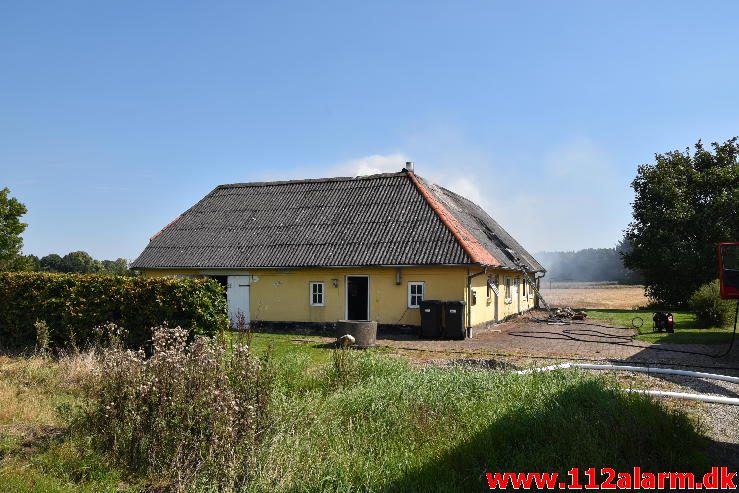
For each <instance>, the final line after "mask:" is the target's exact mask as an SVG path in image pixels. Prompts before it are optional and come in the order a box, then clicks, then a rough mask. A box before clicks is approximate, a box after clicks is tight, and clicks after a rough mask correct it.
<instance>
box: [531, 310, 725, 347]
mask: <svg viewBox="0 0 739 493" xmlns="http://www.w3.org/2000/svg"><path fill="white" fill-rule="evenodd" d="M738 317H739V300H737V302H736V311H735V312H734V331H733V333H732V334H731V341H730V342H729V347H728V348H727V349H726V351H724V352H723V353H720V354H710V353H704V352H701V351H688V350H684V349H668V348H660V347H654V346H649V349H650V350H652V351H665V352H670V353H679V354H692V355H694V356H708V357H710V358H714V359H719V358H723V357H725V356H727V355H728V354H729V353H730V352H731V350H732V348H733V347H734V340H735V339H736V325H737V318H738ZM530 320H533V321H535V322H538V323H549V322H551V320H545V319H541V318H531V319H530ZM562 324H563V325H564V324H568V325H590V326H593V327H603V328H607V329H628V328H629V327H614V326H611V325H605V324H599V323H593V322H572V321H570V322H562ZM563 332H564V331H563ZM565 335H566V336H567V337H569V338H570V339H573V340H577V341H582V342H593V341H586V340H584V339H577V338H575V337H572V335H570V334H565ZM610 337H612V338H617V337H619V336H610ZM632 337H633V336H632ZM604 344H616V345H619V346H632V347H637V346H635V345H633V344H629V343H623V342H604ZM638 347H641V346H638Z"/></svg>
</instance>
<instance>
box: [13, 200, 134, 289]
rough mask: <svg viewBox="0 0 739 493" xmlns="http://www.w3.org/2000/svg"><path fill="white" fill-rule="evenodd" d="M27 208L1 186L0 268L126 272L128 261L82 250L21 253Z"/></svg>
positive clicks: (107, 272) (67, 271) (38, 270)
mask: <svg viewBox="0 0 739 493" xmlns="http://www.w3.org/2000/svg"><path fill="white" fill-rule="evenodd" d="M27 212H28V209H27V208H26V206H25V205H24V204H23V203H21V202H20V201H19V200H18V199H16V198H15V197H11V196H10V190H9V189H8V188H7V187H6V188H3V189H2V190H0V271H33V272H66V273H79V274H119V275H124V274H125V275H129V274H130V273H131V271H129V270H128V261H127V260H126V259H124V258H119V259H116V260H97V259H94V258H93V257H92V256H91V255H90V254H89V253H87V252H83V251H76V252H69V253H67V254H66V255H63V256H62V255H59V254H56V253H51V254H49V255H46V256H44V257H41V258H39V257H37V256H36V255H23V254H22V253H21V251H22V248H23V236H22V235H23V232H24V231H25V230H26V227H27V226H28V225H27V224H26V223H24V222H22V221H21V218H22V217H23V216H24V215H25V214H26V213H27Z"/></svg>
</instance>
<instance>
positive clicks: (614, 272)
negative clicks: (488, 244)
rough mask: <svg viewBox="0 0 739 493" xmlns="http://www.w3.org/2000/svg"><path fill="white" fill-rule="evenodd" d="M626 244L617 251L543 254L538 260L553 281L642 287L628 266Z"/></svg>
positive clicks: (587, 249)
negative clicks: (606, 283)
mask: <svg viewBox="0 0 739 493" xmlns="http://www.w3.org/2000/svg"><path fill="white" fill-rule="evenodd" d="M625 248H626V247H625V243H624V242H623V241H622V242H620V243H619V244H618V245H617V246H616V247H615V248H586V249H584V250H578V251H576V252H539V253H537V254H536V255H535V257H536V258H537V259H538V260H539V261H540V262H541V263H542V265H544V267H546V269H547V277H546V278H547V279H550V280H552V281H576V282H617V283H621V284H639V282H640V277H639V275H638V273H635V272H633V271H630V270H628V269H626V267H624V263H623V259H622V256H621V252H622V251H624V249H625Z"/></svg>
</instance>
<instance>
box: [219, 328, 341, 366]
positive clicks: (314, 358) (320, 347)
mask: <svg viewBox="0 0 739 493" xmlns="http://www.w3.org/2000/svg"><path fill="white" fill-rule="evenodd" d="M230 337H238V335H237V334H235V333H230ZM327 344H328V343H327V342H326V341H325V340H324V339H322V338H321V337H316V336H308V335H295V334H271V333H254V334H253V335H252V345H251V346H252V347H251V349H252V351H254V352H255V354H257V355H259V356H263V355H265V354H266V353H267V351H268V350H270V351H271V355H272V356H273V357H275V358H277V359H280V360H290V359H295V358H306V359H307V360H308V361H309V362H310V364H311V365H320V364H325V363H328V362H329V360H330V359H331V352H330V351H328V350H327V347H328V346H327Z"/></svg>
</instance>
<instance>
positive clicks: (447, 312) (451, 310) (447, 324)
mask: <svg viewBox="0 0 739 493" xmlns="http://www.w3.org/2000/svg"><path fill="white" fill-rule="evenodd" d="M444 337H446V338H447V339H460V340H462V339H465V338H467V328H466V327H465V326H464V301H447V302H446V303H444Z"/></svg>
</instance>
